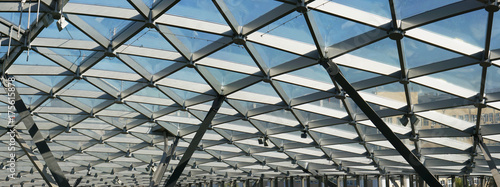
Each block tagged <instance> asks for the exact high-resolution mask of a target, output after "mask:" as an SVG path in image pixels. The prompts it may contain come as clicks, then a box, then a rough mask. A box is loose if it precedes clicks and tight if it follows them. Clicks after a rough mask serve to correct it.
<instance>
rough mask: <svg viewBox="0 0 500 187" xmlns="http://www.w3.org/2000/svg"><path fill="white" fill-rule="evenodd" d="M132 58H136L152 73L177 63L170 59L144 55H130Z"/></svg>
mask: <svg viewBox="0 0 500 187" xmlns="http://www.w3.org/2000/svg"><path fill="white" fill-rule="evenodd" d="M130 58H132V59H134V60H135V61H136V62H137V63H139V64H140V65H141V66H142V67H143V68H144V69H146V70H147V71H148V72H149V73H151V74H156V73H158V72H160V71H162V70H165V69H166V68H167V67H168V66H170V65H172V64H174V63H175V62H173V61H169V60H163V59H156V58H147V57H142V56H133V55H130Z"/></svg>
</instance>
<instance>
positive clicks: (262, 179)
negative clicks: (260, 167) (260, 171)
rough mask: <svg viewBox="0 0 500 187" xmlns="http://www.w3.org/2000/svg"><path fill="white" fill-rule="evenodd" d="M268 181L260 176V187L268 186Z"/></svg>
mask: <svg viewBox="0 0 500 187" xmlns="http://www.w3.org/2000/svg"><path fill="white" fill-rule="evenodd" d="M265 182H266V179H265V178H264V176H260V183H259V187H264V186H265V185H266V184H265Z"/></svg>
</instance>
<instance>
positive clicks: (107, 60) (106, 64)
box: [92, 57, 135, 74]
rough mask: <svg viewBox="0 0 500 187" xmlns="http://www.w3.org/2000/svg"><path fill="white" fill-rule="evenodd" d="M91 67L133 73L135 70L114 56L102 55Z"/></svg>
mask: <svg viewBox="0 0 500 187" xmlns="http://www.w3.org/2000/svg"><path fill="white" fill-rule="evenodd" d="M92 69H99V70H107V71H119V72H123V73H134V74H135V71H134V70H132V69H130V68H129V67H128V66H127V65H126V64H125V63H123V62H122V61H121V60H120V59H118V58H116V57H104V58H103V59H102V60H101V61H99V62H98V63H97V64H96V65H94V66H92Z"/></svg>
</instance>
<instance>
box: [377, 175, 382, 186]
mask: <svg viewBox="0 0 500 187" xmlns="http://www.w3.org/2000/svg"><path fill="white" fill-rule="evenodd" d="M376 177H377V187H382V177H381V176H380V175H377V176H376Z"/></svg>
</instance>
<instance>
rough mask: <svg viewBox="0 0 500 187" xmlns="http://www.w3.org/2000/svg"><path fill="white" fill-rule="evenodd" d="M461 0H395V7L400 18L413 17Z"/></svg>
mask: <svg viewBox="0 0 500 187" xmlns="http://www.w3.org/2000/svg"><path fill="white" fill-rule="evenodd" d="M458 1H460V0H451V1H432V0H419V1H415V0H410V1H408V0H395V1H394V7H396V11H397V13H398V16H399V17H398V18H399V19H404V18H407V17H411V16H414V15H417V14H420V13H423V12H426V11H429V10H433V9H436V8H439V7H442V6H445V5H448V4H452V3H455V2H458Z"/></svg>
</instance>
